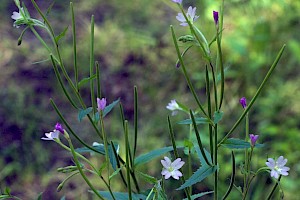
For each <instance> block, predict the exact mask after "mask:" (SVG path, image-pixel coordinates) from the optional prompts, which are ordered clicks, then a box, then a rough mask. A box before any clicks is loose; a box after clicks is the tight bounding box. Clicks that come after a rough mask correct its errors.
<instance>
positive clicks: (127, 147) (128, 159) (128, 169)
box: [125, 120, 132, 199]
mask: <svg viewBox="0 0 300 200" xmlns="http://www.w3.org/2000/svg"><path fill="white" fill-rule="evenodd" d="M125 150H126V174H127V185H128V199H132V194H131V191H132V190H131V182H130V171H131V170H130V164H129V163H130V158H129V151H130V149H129V138H128V121H127V120H125Z"/></svg>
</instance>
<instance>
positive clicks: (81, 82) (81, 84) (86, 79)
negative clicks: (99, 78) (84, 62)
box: [78, 74, 96, 88]
mask: <svg viewBox="0 0 300 200" xmlns="http://www.w3.org/2000/svg"><path fill="white" fill-rule="evenodd" d="M95 78H96V74H94V75H93V76H91V77H88V78H83V79H82V80H81V81H79V82H78V88H81V87H82V86H83V85H84V84H86V83H88V82H90V81H91V80H93V79H95Z"/></svg>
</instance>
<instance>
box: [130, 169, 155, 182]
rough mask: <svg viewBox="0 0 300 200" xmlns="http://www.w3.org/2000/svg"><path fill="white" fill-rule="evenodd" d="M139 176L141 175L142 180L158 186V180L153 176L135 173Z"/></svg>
mask: <svg viewBox="0 0 300 200" xmlns="http://www.w3.org/2000/svg"><path fill="white" fill-rule="evenodd" d="M135 172H136V173H137V174H138V175H140V177H141V178H142V179H144V180H145V181H146V182H148V183H150V184H156V183H157V180H156V178H155V177H153V176H150V175H148V174H144V173H143V172H140V171H135Z"/></svg>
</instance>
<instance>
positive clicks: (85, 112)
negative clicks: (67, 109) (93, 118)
mask: <svg viewBox="0 0 300 200" xmlns="http://www.w3.org/2000/svg"><path fill="white" fill-rule="evenodd" d="M92 111H93V108H92V107H89V108H87V109H79V111H78V121H79V122H81V120H82V119H83V118H84V117H85V116H86V115H88V114H90V112H92Z"/></svg>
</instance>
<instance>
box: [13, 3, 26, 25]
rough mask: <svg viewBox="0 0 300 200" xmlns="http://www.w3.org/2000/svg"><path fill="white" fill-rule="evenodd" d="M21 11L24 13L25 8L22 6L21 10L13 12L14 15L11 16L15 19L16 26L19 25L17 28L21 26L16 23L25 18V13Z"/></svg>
mask: <svg viewBox="0 0 300 200" xmlns="http://www.w3.org/2000/svg"><path fill="white" fill-rule="evenodd" d="M21 13H24V9H23V8H21V9H20V10H19V12H16V11H14V12H13V14H12V16H11V18H12V19H13V20H15V22H14V26H15V27H17V28H19V26H18V25H16V22H17V21H18V20H21V19H23V15H22V14H21Z"/></svg>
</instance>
